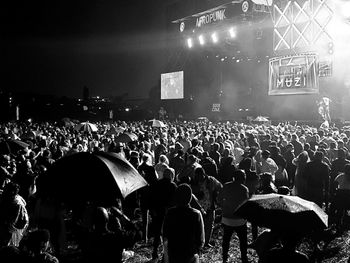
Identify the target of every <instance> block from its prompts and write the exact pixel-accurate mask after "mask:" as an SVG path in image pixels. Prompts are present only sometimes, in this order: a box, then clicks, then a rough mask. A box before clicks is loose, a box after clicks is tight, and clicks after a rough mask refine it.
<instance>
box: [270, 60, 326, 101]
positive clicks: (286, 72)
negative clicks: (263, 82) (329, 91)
mask: <svg viewBox="0 0 350 263" xmlns="http://www.w3.org/2000/svg"><path fill="white" fill-rule="evenodd" d="M317 60H318V56H317V55H316V54H299V55H292V56H285V57H276V58H271V59H270V61H269V93H268V94H269V95H296V94H315V93H318V92H319V76H318V70H317Z"/></svg>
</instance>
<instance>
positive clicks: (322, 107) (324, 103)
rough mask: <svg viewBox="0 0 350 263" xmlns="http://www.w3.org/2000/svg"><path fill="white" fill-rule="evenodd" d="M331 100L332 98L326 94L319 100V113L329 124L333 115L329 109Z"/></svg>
mask: <svg viewBox="0 0 350 263" xmlns="http://www.w3.org/2000/svg"><path fill="white" fill-rule="evenodd" d="M331 102H332V100H331V99H330V98H328V97H326V96H323V97H322V98H321V99H320V100H319V101H317V106H318V113H319V114H320V115H321V116H322V118H323V119H324V121H325V122H327V123H328V124H330V123H331V116H330V111H329V105H330V103H331Z"/></svg>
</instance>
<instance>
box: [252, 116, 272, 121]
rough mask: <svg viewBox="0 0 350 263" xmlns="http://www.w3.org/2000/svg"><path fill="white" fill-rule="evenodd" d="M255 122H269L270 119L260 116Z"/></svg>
mask: <svg viewBox="0 0 350 263" xmlns="http://www.w3.org/2000/svg"><path fill="white" fill-rule="evenodd" d="M254 121H257V122H268V121H269V119H268V118H266V117H263V116H258V117H256V118H255V119H254Z"/></svg>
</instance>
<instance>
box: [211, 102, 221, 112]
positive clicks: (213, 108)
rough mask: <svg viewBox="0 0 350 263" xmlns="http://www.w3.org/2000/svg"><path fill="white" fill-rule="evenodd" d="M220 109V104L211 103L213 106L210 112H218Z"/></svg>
mask: <svg viewBox="0 0 350 263" xmlns="http://www.w3.org/2000/svg"><path fill="white" fill-rule="evenodd" d="M220 107H221V104H220V103H213V106H212V108H211V111H212V112H220Z"/></svg>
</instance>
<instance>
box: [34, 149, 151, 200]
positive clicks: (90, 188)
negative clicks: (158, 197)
mask: <svg viewBox="0 0 350 263" xmlns="http://www.w3.org/2000/svg"><path fill="white" fill-rule="evenodd" d="M146 185H147V183H146V181H145V180H144V179H143V177H142V176H141V175H140V174H139V173H138V171H137V170H136V169H135V168H134V167H133V166H132V165H131V164H130V163H129V162H128V161H126V160H125V159H122V158H120V157H119V156H118V155H117V154H113V153H105V152H97V153H87V152H80V153H75V154H72V155H69V156H66V157H63V158H62V159H60V160H58V161H57V162H56V163H54V164H53V166H52V167H50V168H49V170H48V171H47V173H46V174H44V175H43V176H42V178H41V180H39V182H38V192H39V194H42V195H44V196H51V197H54V198H56V199H58V200H61V201H63V202H65V203H74V202H75V203H76V202H79V203H80V202H85V201H94V202H99V203H103V204H106V203H109V204H110V203H113V202H114V201H115V200H116V198H125V197H126V196H127V195H129V194H130V193H132V192H133V191H135V190H137V189H139V188H141V187H144V186H146Z"/></svg>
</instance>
